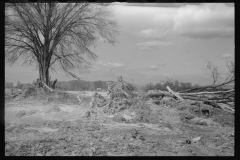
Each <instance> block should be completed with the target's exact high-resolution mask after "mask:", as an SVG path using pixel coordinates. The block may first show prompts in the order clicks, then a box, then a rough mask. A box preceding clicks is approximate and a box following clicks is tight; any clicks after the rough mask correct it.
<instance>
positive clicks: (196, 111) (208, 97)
mask: <svg viewBox="0 0 240 160" xmlns="http://www.w3.org/2000/svg"><path fill="white" fill-rule="evenodd" d="M167 89H168V90H169V92H167V91H161V90H159V91H153V90H150V91H148V93H147V95H146V97H147V98H148V99H149V100H150V101H151V102H152V103H154V104H157V105H160V106H162V107H165V108H176V109H177V110H179V111H180V113H179V117H180V120H181V121H182V122H184V123H191V124H195V125H210V126H214V125H219V124H220V125H221V126H230V127H233V126H234V120H235V116H234V115H235V109H234V95H235V90H234V89H231V90H227V91H213V92H208V91H207V92H206V91H205V92H191V93H186V92H179V93H176V92H173V91H172V90H171V89H170V88H169V87H167ZM229 102H231V103H229Z"/></svg>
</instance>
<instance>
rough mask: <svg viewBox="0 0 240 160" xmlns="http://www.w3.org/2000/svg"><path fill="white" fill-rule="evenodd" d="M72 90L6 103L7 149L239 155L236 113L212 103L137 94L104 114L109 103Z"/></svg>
mask: <svg viewBox="0 0 240 160" xmlns="http://www.w3.org/2000/svg"><path fill="white" fill-rule="evenodd" d="M37 94H39V93H37ZM70 94H72V93H66V94H65V93H63V94H62V93H60V94H59V93H58V92H51V93H50V92H49V93H46V94H45V95H46V97H47V98H52V101H50V102H49V103H48V104H44V105H43V104H42V101H46V99H37V98H36V99H34V100H31V99H29V97H28V98H26V99H25V101H20V102H16V101H14V102H12V103H10V102H9V103H6V104H5V107H6V109H5V111H6V115H7V117H8V118H9V119H10V120H8V121H5V155H6V156H16V155H17V156H18V155H20V156H21V155H24V156H81V155H88V156H133V155H135V156H146V155H147V156H169V155H172V156H182V155H188V156H196V155H199V156H216V155H218V156H219V155H222V156H224V155H225V156H226V155H229V156H233V155H234V136H235V135H234V127H233V126H231V125H230V124H234V115H231V114H229V113H226V112H223V111H221V110H218V109H216V110H215V109H213V108H212V107H208V106H207V105H206V106H203V105H202V106H200V110H199V106H197V105H191V103H192V102H174V103H173V102H169V103H165V104H160V105H155V104H151V103H149V102H150V101H146V99H143V98H142V99H141V98H139V97H136V99H134V98H135V97H134V98H132V101H129V103H130V104H131V105H128V106H127V107H126V108H124V105H126V103H125V102H123V103H122V104H119V105H118V106H117V105H115V106H114V105H112V106H111V107H112V108H113V109H112V110H113V111H114V113H109V114H105V113H104V109H106V108H107V107H105V108H104V107H97V106H95V107H93V108H91V107H90V102H91V97H89V96H84V95H82V96H79V97H80V99H81V101H82V103H79V101H78V99H77V95H76V94H75V95H74V94H73V96H74V97H71V96H72V95H70ZM31 96H32V97H34V96H35V95H34V94H33V95H31ZM31 96H30V97H31ZM74 98H76V99H74ZM137 98H139V99H140V100H139V99H138V100H137ZM64 99H65V100H64ZM68 100H69V101H68ZM75 100H76V102H75ZM134 101H135V102H134ZM118 102H120V101H118ZM23 103H24V104H23ZM166 106H168V108H166ZM111 107H110V108H111ZM11 115H13V116H11ZM17 115H18V116H17ZM222 115H225V116H226V119H225V121H224V120H223V118H224V117H221V116H222ZM218 116H219V117H218ZM18 117H19V118H18ZM20 117H21V118H20ZM14 118H15V119H14ZM218 118H219V119H218ZM230 118H233V119H232V121H231V120H230ZM30 122H31V123H30ZM221 123H223V125H222V124H221ZM228 123H229V124H228ZM196 137H197V138H196ZM199 137H200V138H199ZM196 139H198V141H197V142H195V141H196Z"/></svg>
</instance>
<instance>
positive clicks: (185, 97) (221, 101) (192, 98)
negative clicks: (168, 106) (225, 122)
mask: <svg viewBox="0 0 240 160" xmlns="http://www.w3.org/2000/svg"><path fill="white" fill-rule="evenodd" d="M182 97H183V98H184V99H189V100H195V101H211V102H215V103H227V102H233V101H232V100H230V99H224V98H219V99H212V98H200V97H193V96H182Z"/></svg>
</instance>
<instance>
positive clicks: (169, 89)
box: [167, 86, 184, 101]
mask: <svg viewBox="0 0 240 160" xmlns="http://www.w3.org/2000/svg"><path fill="white" fill-rule="evenodd" d="M167 90H168V91H169V92H170V93H172V94H173V95H174V96H176V97H177V98H178V99H179V100H181V101H184V99H183V98H182V97H181V96H180V95H178V94H177V93H175V92H173V91H172V90H171V88H170V87H168V86H167Z"/></svg>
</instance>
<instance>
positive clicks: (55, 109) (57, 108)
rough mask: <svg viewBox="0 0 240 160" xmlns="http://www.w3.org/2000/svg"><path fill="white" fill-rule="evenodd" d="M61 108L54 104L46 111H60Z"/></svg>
mask: <svg viewBox="0 0 240 160" xmlns="http://www.w3.org/2000/svg"><path fill="white" fill-rule="evenodd" d="M60 111H61V108H60V107H59V106H58V105H54V106H53V107H52V108H50V109H49V110H48V112H60Z"/></svg>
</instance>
